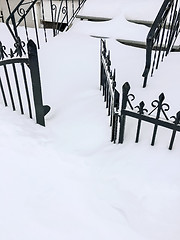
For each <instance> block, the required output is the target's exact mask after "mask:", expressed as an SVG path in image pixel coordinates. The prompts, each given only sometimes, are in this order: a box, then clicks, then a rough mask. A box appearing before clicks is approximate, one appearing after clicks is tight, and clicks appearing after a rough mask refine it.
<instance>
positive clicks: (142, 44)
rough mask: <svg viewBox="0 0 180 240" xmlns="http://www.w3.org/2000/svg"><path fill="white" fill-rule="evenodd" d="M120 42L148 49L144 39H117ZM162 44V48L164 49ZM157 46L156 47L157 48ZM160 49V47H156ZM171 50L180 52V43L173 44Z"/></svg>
mask: <svg viewBox="0 0 180 240" xmlns="http://www.w3.org/2000/svg"><path fill="white" fill-rule="evenodd" d="M116 40H117V41H118V42H119V43H122V44H125V45H128V46H131V47H137V48H144V49H146V42H142V41H134V40H126V39H116ZM163 47H164V46H162V50H163ZM155 48H156V47H154V50H155ZM156 49H157V50H158V48H156ZM171 52H180V45H175V46H173V48H172V50H171Z"/></svg>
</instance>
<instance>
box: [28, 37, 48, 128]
mask: <svg viewBox="0 0 180 240" xmlns="http://www.w3.org/2000/svg"><path fill="white" fill-rule="evenodd" d="M27 48H28V55H29V68H30V72H31V79H32V90H33V98H34V106H35V113H36V122H37V123H38V124H40V125H42V126H45V121H44V116H45V115H46V114H47V113H48V112H49V111H50V107H49V106H43V101H42V91H41V82H40V72H39V63H38V55H37V47H36V45H35V43H34V42H33V41H32V40H29V41H28V44H27Z"/></svg>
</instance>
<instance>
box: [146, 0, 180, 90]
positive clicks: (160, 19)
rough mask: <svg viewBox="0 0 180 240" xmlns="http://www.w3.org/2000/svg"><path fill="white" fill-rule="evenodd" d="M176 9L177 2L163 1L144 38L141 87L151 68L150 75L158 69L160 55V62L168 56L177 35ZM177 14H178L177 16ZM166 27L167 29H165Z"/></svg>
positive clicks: (177, 19) (177, 11)
mask: <svg viewBox="0 0 180 240" xmlns="http://www.w3.org/2000/svg"><path fill="white" fill-rule="evenodd" d="M177 8H178V0H176V1H174V0H165V1H164V2H163V4H162V6H161V8H160V10H159V12H158V14H157V16H156V18H155V21H154V22H153V24H152V27H151V29H150V31H149V33H148V35H147V38H146V64H145V69H144V72H143V74H142V76H143V77H144V83H143V87H146V85H147V78H148V74H149V71H150V69H151V67H152V72H151V75H152V74H153V71H154V67H156V69H157V68H158V65H159V61H160V55H161V52H162V51H163V54H162V60H163V58H164V56H165V55H166V56H167V55H168V53H169V52H170V51H171V49H172V47H173V45H174V42H175V39H176V38H177V34H178V33H179V29H178V28H179V25H178V23H179V17H180V13H179V10H177ZM177 13H178V14H177ZM167 26H168V28H167ZM154 49H155V54H154V60H153V64H152V61H151V58H152V50H154Z"/></svg>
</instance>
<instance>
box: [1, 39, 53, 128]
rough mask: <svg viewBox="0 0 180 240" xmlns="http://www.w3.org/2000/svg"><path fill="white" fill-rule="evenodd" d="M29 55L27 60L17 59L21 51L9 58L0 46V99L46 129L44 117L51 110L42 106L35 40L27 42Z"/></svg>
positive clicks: (14, 52)
mask: <svg viewBox="0 0 180 240" xmlns="http://www.w3.org/2000/svg"><path fill="white" fill-rule="evenodd" d="M15 47H16V45H15ZM27 52H28V58H25V57H23V56H21V57H18V56H19V49H18V48H16V49H15V51H13V50H12V49H11V50H10V53H9V54H8V53H7V52H6V48H5V47H4V46H3V44H2V43H1V42H0V60H2V61H0V92H1V96H0V99H1V100H2V102H4V105H5V106H11V107H12V109H13V111H15V110H17V111H19V112H20V113H21V114H27V115H28V116H29V117H30V118H35V119H36V123H38V124H40V125H42V126H45V119H44V117H45V115H46V114H47V113H48V112H49V111H50V107H49V106H47V105H45V106H44V105H43V100H42V91H41V82H40V72H39V63H38V56H37V48H36V45H35V43H34V42H33V41H32V40H29V41H28V44H27Z"/></svg>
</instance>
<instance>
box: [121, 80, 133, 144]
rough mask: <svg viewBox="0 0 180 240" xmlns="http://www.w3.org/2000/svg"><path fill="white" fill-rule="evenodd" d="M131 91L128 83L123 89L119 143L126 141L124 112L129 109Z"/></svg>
mask: <svg viewBox="0 0 180 240" xmlns="http://www.w3.org/2000/svg"><path fill="white" fill-rule="evenodd" d="M129 90H130V85H129V83H128V82H126V83H125V84H124V85H123V87H122V105H121V115H120V130H119V143H123V141H124V131H125V122H126V115H125V114H124V113H123V110H125V109H126V107H127V102H128V93H129Z"/></svg>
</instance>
